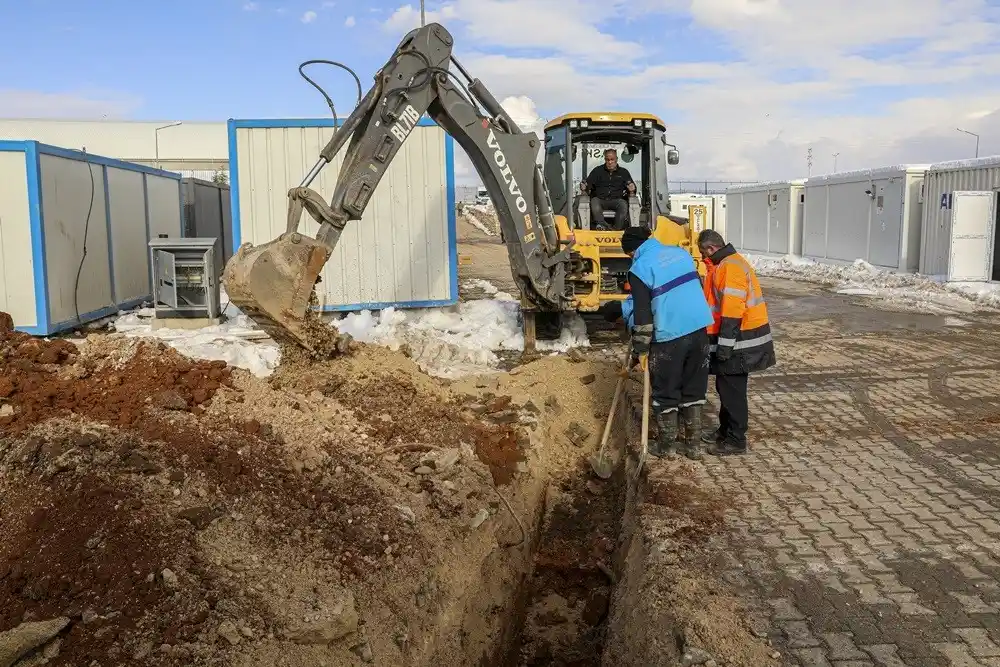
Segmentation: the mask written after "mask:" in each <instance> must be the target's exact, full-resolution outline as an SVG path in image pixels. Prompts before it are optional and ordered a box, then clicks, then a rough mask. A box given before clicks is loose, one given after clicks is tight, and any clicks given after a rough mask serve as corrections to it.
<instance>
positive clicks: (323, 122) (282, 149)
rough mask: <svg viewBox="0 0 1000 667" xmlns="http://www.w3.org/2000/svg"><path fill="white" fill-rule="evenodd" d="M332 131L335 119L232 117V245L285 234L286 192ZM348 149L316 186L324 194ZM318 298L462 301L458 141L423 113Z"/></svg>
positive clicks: (342, 306) (352, 228) (420, 303)
mask: <svg viewBox="0 0 1000 667" xmlns="http://www.w3.org/2000/svg"><path fill="white" fill-rule="evenodd" d="M332 134H333V120H332V119H292V120H230V121H229V160H230V170H229V173H230V187H231V195H232V218H233V244H234V248H237V247H239V245H240V244H242V243H246V242H249V243H252V244H254V245H260V244H262V243H266V242H268V241H271V240H273V239H275V238H277V237H278V236H280V235H281V234H282V233H284V232H285V228H286V218H287V208H288V196H287V193H288V190H289V189H290V188H293V187H297V186H298V185H299V183H300V182H301V181H302V178H303V177H304V176H305V175H306V174H307V173H308V172H309V170H310V169H311V168H312V167H313V165H314V164H315V163H316V161H317V160H318V159H319V153H320V150H322V148H323V147H324V146H325V145H326V143H327V141H328V140H329V139H330V137H331V136H332ZM343 154H344V151H341V153H340V154H339V155H338V156H337V158H336V159H335V160H334V162H332V163H331V164H329V165H327V167H326V168H325V169H324V170H323V172H322V173H321V174H320V176H319V178H317V179H316V180H315V181H313V183H312V185H311V186H310V187H312V189H314V190H316V191H317V192H319V193H321V194H322V195H323V196H324V197H326V198H327V199H329V197H330V196H332V195H333V191H334V187H335V184H336V176H337V173H338V171H339V169H340V166H341V161H342V158H343ZM299 230H300V231H302V232H303V233H304V234H306V235H309V236H315V234H316V232H317V230H318V225H317V224H316V222H315V221H314V220H313V219H312V218H311V217H310V216H309V215H308V214H307V213H304V214H303V216H302V218H301V223H300V226H299ZM317 297H318V298H319V302H320V307H321V308H322V309H323V310H325V311H344V310H360V309H381V308H387V307H390V306H394V307H410V308H417V307H428V306H442V305H451V304H454V303H457V302H458V244H457V230H456V214H455V158H454V144H453V141H452V139H451V137H450V136H448V135H447V134H446V133H445V132H444V130H442V129H441V128H440V127H438V126H437V125H436V124H435V123H433V122H432V121H430V120H428V119H421V121H420V122H419V123H418V124H417V127H416V128H414V130H413V132H412V133H411V134H410V136H409V137H408V138H407V140H406V143H404V144H403V147H402V149H401V150H400V151H399V153H398V154H397V155H396V158H395V159H394V160H393V162H392V164H391V165H390V167H389V169H388V170H387V171H386V173H385V175H384V176H383V178H382V180H381V181H380V182H379V185H378V187H377V188H376V189H375V192H374V193H373V194H372V197H371V199H370V201H369V204H368V207H367V209H366V210H365V213H364V216H363V219H362V220H360V221H352V222H350V223H348V225H347V228H346V229H345V230H344V232H343V234H342V235H341V237H340V241H339V242H338V244H337V249H336V250H335V251H334V253H333V254H332V255H331V257H330V260H329V261H328V262H327V264H326V266H325V267H324V269H323V272H322V281H321V282H320V290H319V293H318V294H317Z"/></svg>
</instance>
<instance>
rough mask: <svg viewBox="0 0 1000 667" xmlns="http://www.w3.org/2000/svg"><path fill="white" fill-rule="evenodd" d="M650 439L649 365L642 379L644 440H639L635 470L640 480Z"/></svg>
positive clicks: (637, 478)
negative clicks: (639, 449)
mask: <svg viewBox="0 0 1000 667" xmlns="http://www.w3.org/2000/svg"><path fill="white" fill-rule="evenodd" d="M648 439H649V364H648V363H647V364H646V370H645V371H644V372H643V377H642V438H641V439H640V440H639V446H640V447H641V448H642V449H641V451H640V452H639V466H638V467H637V468H636V470H635V479H636V481H638V480H639V476H640V475H642V469H643V467H644V466H645V465H646V455H647V454H648V453H649V445H648V444H647V443H646V441H647V440H648Z"/></svg>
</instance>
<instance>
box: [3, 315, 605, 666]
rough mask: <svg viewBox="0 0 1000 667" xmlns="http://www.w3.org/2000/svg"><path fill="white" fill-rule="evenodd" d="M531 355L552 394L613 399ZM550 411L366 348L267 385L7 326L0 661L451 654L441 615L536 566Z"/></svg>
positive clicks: (340, 660)
mask: <svg viewBox="0 0 1000 667" xmlns="http://www.w3.org/2000/svg"><path fill="white" fill-rule="evenodd" d="M544 361H545V363H548V364H549V366H548V367H547V368H546V369H545V371H544V372H545V374H546V375H547V376H551V373H553V372H556V373H560V372H561V373H563V374H564V375H565V376H566V380H567V381H566V382H564V383H563V384H569V381H570V379H572V380H573V381H575V383H576V385H577V386H578V387H580V388H584V387H587V386H588V385H585V384H583V383H581V382H580V380H579V377H578V376H585V377H587V382H588V383H589V384H591V385H592V384H594V383H595V382H596V377H597V376H598V375H600V376H601V377H602V383H603V384H601V385H598V386H602V387H603V386H605V385H606V383H607V382H608V381H610V380H609V379H608V378H610V376H611V372H610V369H605V368H603V367H601V365H600V364H597V365H595V366H594V367H591V364H589V363H585V364H573V363H571V362H568V361H566V360H562V361H556V362H555V363H556V366H555V367H553V366H551V364H553V363H554V362H553V361H552V360H544ZM531 376H532V369H530V368H529V369H528V370H527V371H525V375H524V377H525V378H530V377H531ZM514 389H516V387H515V388H514ZM512 394H513V395H512ZM546 403H547V404H548V407H546ZM598 403H599V400H598V399H597V398H596V397H595V398H592V399H591V400H590V401H588V402H587V403H586V404H584V405H581V406H571V408H570V409H571V411H573V412H577V411H580V412H582V413H583V414H584V415H586V416H585V417H581V420H582V421H583V422H586V424H588V426H584V425H582V424H577V426H578V427H579V428H580V432H579V433H576V432H574V433H575V435H573V436H572V438H571V437H570V436H565V435H564V436H563V437H562V442H563V446H564V447H565V448H567V449H566V452H568V451H569V449H568V448H574V449H576V450H577V451H576V452H575V458H576V459H580V458H581V457H582V456H583V454H584V453H585V451H584V448H583V445H584V444H585V443H583V442H581V441H580V440H581V438H584V437H586V438H589V439H591V440H593V439H594V437H595V436H594V432H595V431H594V427H593V424H592V423H591V422H592V420H593V419H594V417H593V416H592V414H593V413H595V412H596V410H597V408H598ZM604 409H607V408H606V406H605V407H604ZM556 411H558V412H559V413H560V415H563V414H564V413H565V409H564V408H562V406H561V405H560V403H559V400H558V398H556V397H555V396H551V397H549V396H548V395H546V394H541V395H540V396H539V397H537V398H534V399H529V398H527V395H526V394H525V393H519V392H518V391H503V390H501V387H500V382H499V380H498V379H497V378H496V377H492V378H474V379H471V380H469V381H468V382H467V386H464V387H459V386H449V384H448V383H445V382H441V381H438V380H436V379H432V378H430V377H428V376H426V375H424V374H423V373H421V372H420V371H419V369H418V368H417V366H416V364H415V363H414V362H412V361H411V360H409V359H407V358H406V357H405V356H403V355H401V354H396V353H392V352H389V351H388V350H385V349H383V348H377V347H367V346H360V348H359V347H357V346H355V349H353V351H351V352H350V353H348V354H345V355H343V356H340V357H338V358H335V359H332V360H327V361H316V360H315V359H311V358H305V357H303V358H301V359H297V360H296V359H290V360H288V361H287V362H286V363H285V364H283V365H282V367H281V368H280V369H279V370H278V372H276V373H275V374H274V375H273V376H272V377H270V378H268V379H267V380H260V379H257V378H254V377H253V376H251V375H250V374H248V373H245V372H242V371H239V370H234V369H231V368H227V367H226V366H225V364H223V363H221V362H195V361H192V360H189V359H186V358H184V357H182V356H180V355H179V354H177V353H176V352H174V351H173V350H171V349H170V348H167V347H165V346H163V345H162V344H159V343H150V342H141V341H137V340H135V339H126V338H124V337H120V336H91V337H89V338H88V339H86V341H83V342H82V343H80V344H79V345H77V344H74V343H71V342H67V341H60V340H53V341H42V340H38V339H35V338H32V337H29V336H27V335H23V334H20V333H17V332H14V331H11V330H10V329H9V327H6V328H4V330H3V331H2V332H0V494H2V497H3V499H4V502H3V509H2V512H0V632H5V631H7V632H8V634H7V635H5V636H4V637H5V638H4V639H2V640H0V656H3V655H5V654H4V653H3V651H4V650H5V647H6V650H8V653H9V655H11V656H13V657H11V658H10V659H9V660H7V663H4V662H3V661H2V660H3V659H2V658H0V664H4V665H6V664H14V662H15V660H17V659H21V663H23V664H29V663H30V664H36V663H35V662H31V661H38V660H42V661H46V664H53V665H77V666H78V665H91V664H97V665H114V664H136V663H137V662H139V663H141V664H144V665H191V664H196V665H259V664H288V665H322V664H329V665H333V664H337V665H339V664H364V663H366V662H373V661H377V662H380V663H381V664H404V663H405V662H406V661H407V660H410V659H414V658H415V657H419V656H421V655H425V654H429V653H437V654H438V655H447V654H448V651H449V650H450V651H452V653H451V655H452V656H453V657H455V658H456V659H458V660H461V659H462V656H461V643H462V642H461V641H460V640H459V638H457V637H456V638H454V640H453V643H454V646H453V647H446V648H441V647H440V646H436V647H430V648H429V646H430V645H431V644H437V643H439V642H438V641H437V640H435V639H434V638H433V634H434V632H435V628H434V626H435V624H436V623H438V621H440V614H441V613H445V611H444V610H443V601H444V600H445V599H446V598H448V597H449V595H450V588H452V587H454V586H455V585H458V584H462V582H463V581H464V580H469V581H473V580H475V579H476V578H477V577H480V578H481V576H482V574H483V573H482V572H481V571H480V570H481V568H482V567H483V565H482V559H483V557H484V554H489V553H490V552H491V551H492V550H495V549H496V548H497V546H498V545H499V546H500V548H509V547H510V545H524V550H525V553H527V552H528V551H527V549H528V545H527V538H528V533H529V531H531V530H532V529H533V527H532V515H531V513H532V512H533V511H534V509H533V507H532V503H530V502H528V501H527V500H526V499H525V498H524V497H522V496H523V491H522V489H524V488H528V487H532V483H533V480H534V481H537V480H538V479H540V478H541V477H542V476H545V475H547V474H548V470H549V469H550V468H551V466H552V465H556V463H558V464H559V465H564V464H567V463H568V459H567V458H566V457H565V456H556V457H553V456H552V455H551V453H549V456H548V458H540V457H539V455H538V453H537V451H536V448H537V446H538V443H539V442H540V438H541V437H543V434H542V432H541V431H540V430H539V422H540V421H544V420H545V414H546V413H553V412H556ZM560 418H561V417H560ZM542 430H544V428H543V429H542ZM573 438H575V442H576V444H573ZM564 453H565V452H564ZM572 458H574V457H573V456H571V457H570V459H572ZM533 462H534V463H537V465H534V466H533V467H534V468H535V469H534V470H532V471H531V472H530V473H529V464H531V463H533ZM532 488H534V491H535V493H536V494H537V493H540V491H541V488H542V487H540V486H538V485H537V483H536V484H534V486H533V487H532ZM463 555H468V556H469V557H468V558H467V559H466V560H467V564H463V561H462V556H463ZM477 558H478V559H479V560H476V559H477ZM456 559H457V560H458V562H456ZM512 562H513V561H512ZM521 575H523V572H522V573H521ZM462 585H464V584H462ZM508 592H509V591H497V595H498V596H499V595H506V594H507V593H508ZM449 613H450V612H449ZM495 620H496V619H489V618H484V619H482V621H481V623H482V624H484V625H489V624H490V623H493V622H495ZM38 622H45V623H47V625H44V626H39V625H38ZM463 623H467V621H463ZM39 627H42V630H43V631H44V632H42V634H41V635H39V634H38V632H39V631H38V628H39ZM484 633H485V634H489V632H488V631H485V630H484ZM46 635H47V636H46ZM25 637H28V639H25ZM487 643H488V642H487ZM17 647H19V648H17ZM25 655H27V656H28V658H27V659H25V657H24V656H25ZM21 663H18V664H21Z"/></svg>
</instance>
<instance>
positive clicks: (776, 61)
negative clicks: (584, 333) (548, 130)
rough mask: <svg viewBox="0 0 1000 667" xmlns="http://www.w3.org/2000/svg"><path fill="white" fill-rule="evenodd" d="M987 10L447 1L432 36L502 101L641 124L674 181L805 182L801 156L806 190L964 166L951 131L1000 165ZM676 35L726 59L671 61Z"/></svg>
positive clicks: (872, 4)
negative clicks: (654, 122)
mask: <svg viewBox="0 0 1000 667" xmlns="http://www.w3.org/2000/svg"><path fill="white" fill-rule="evenodd" d="M993 4H994V3H992V2H990V0H921V2H916V3H915V2H912V0H839V1H838V2H836V3H821V2H816V1H815V0H630V1H629V2H625V0H446V4H437V3H432V4H431V5H429V6H428V9H429V10H430V11H428V17H427V20H428V22H430V21H440V22H442V23H444V24H445V25H446V27H447V28H448V30H449V31H451V32H452V33H453V34H454V35H455V38H456V42H455V52H456V54H457V55H458V56H459V57H460V58H461V60H462V61H463V63H464V64H465V65H466V67H467V68H468V69H469V71H470V72H471V73H472V75H473V76H476V77H479V78H480V79H482V80H483V82H484V83H486V85H487V86H488V87H489V88H490V90H491V91H492V92H493V93H494V95H495V96H496V97H497V98H498V99H504V98H509V97H523V98H527V99H529V100H531V101H532V102H533V103H534V104H535V105H537V110H536V111H540V113H541V115H548V116H555V115H558V114H560V113H565V112H567V111H571V110H579V109H592V108H594V107H595V106H596V107H601V106H603V107H608V108H612V107H613V108H616V109H634V110H637V111H651V112H653V113H657V114H659V115H661V116H663V117H664V118H665V119H666V120H667V122H668V124H669V128H668V132H669V134H670V136H671V138H672V140H673V141H674V143H676V144H677V145H678V147H679V148H680V149H681V155H682V158H681V165H679V166H678V167H676V168H674V170H673V171H672V174H680V175H687V176H689V177H698V178H720V179H722V178H728V179H733V180H736V179H748V180H749V179H755V178H764V179H770V178H787V177H798V176H805V175H806V174H805V171H806V164H805V162H806V160H805V156H806V151H807V150H808V149H809V148H810V147H812V148H813V163H814V166H813V173H814V174H816V173H820V172H822V171H828V170H829V169H831V168H832V162H833V158H832V154H833V153H838V152H839V154H840V155H839V157H838V161H837V162H838V164H837V166H838V168H839V169H841V170H844V169H856V168H864V167H871V166H880V165H885V164H895V163H899V162H907V161H908V162H931V161H936V160H940V159H951V158H961V157H968V156H971V153H972V151H973V149H974V146H975V139H974V138H973V137H969V136H967V135H963V134H961V133H959V132H957V131H956V130H955V127H956V125H958V126H961V127H963V128H964V129H968V130H970V131H973V132H978V133H980V134H981V135H982V138H981V142H980V146H981V149H980V153H981V154H987V153H1000V115H998V112H1000V85H998V84H997V81H996V79H995V77H994V76H993V75H992V74H991V72H996V71H1000V49H998V48H997V44H998V43H1000V23H998V21H1000V9H996V8H994V7H992V5H993ZM688 20H690V22H691V25H690V26H689V25H687V22H688ZM619 21H620V22H619ZM640 24H648V25H663V26H665V28H664V30H663V31H662V33H658V34H659V35H660V36H659V37H658V39H659V42H658V43H657V42H656V41H652V42H647V41H643V36H644V33H645V34H646V38H647V40H648V39H649V35H650V34H652V32H651V31H650V30H648V29H645V27H644V25H640ZM417 25H419V8H415V7H414V6H413V5H412V4H407V5H403V6H401V7H399V8H397V9H396V10H395V12H393V13H392V15H391V16H390V17H389V19H388V20H387V21H385V22H384V23H383V27H384V28H385V29H386V30H387V31H388V32H390V33H393V34H394V36H400V35H401V34H402V33H404V32H406V31H407V30H409V29H412V28H413V27H415V26H417ZM556 25H557V26H559V29H558V30H554V29H553V28H552V26H556ZM622 25H626V26H628V27H626V28H625V29H621V26H622ZM671 26H674V27H671ZM633 27H634V28H635V29H632V28H633ZM671 30H673V31H675V34H676V31H680V30H685V31H690V30H695V31H698V32H699V33H703V34H705V35H707V36H706V37H704V38H702V39H703V40H704V41H705V43H706V45H707V46H708V48H707V49H706V50H705V51H704V52H705V53H708V54H713V53H715V52H719V51H720V50H721V49H726V51H729V52H730V53H731V54H732V55H730V56H728V57H727V58H726V59H725V60H721V61H716V62H712V61H703V62H699V61H697V54H696V53H694V54H692V53H691V52H690V49H689V50H688V51H687V52H685V53H684V54H683V56H681V57H678V56H677V55H675V54H674V53H673V52H672V50H671V39H670V31H671ZM640 41H642V42H643V43H642V45H641V46H640V45H639V44H638V43H637V42H640ZM678 61H679V62H678ZM595 96H596V99H595ZM505 102H506V100H505ZM510 113H513V112H510ZM518 122H519V123H520V121H518Z"/></svg>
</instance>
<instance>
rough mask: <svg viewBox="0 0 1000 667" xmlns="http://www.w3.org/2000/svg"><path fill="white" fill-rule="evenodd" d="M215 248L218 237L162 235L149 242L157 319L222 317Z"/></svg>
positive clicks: (214, 318)
mask: <svg viewBox="0 0 1000 667" xmlns="http://www.w3.org/2000/svg"><path fill="white" fill-rule="evenodd" d="M215 248H216V239H214V238H193V239H180V238H159V239H153V240H152V241H150V242H149V255H150V262H151V263H152V266H153V277H154V280H153V308H154V310H155V312H156V318H157V319H207V320H218V318H219V278H218V276H217V275H216V263H215Z"/></svg>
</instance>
